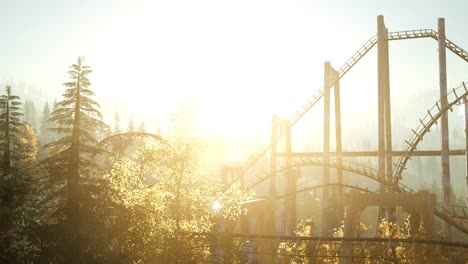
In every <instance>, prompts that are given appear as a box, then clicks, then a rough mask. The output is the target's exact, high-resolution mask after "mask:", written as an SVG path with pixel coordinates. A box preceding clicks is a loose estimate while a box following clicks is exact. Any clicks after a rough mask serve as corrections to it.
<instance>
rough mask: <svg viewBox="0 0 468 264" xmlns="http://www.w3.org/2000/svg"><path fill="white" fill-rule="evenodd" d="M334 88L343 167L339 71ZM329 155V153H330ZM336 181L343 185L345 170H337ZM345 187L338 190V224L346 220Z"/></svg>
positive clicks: (338, 157)
mask: <svg viewBox="0 0 468 264" xmlns="http://www.w3.org/2000/svg"><path fill="white" fill-rule="evenodd" d="M333 79H334V83H335V87H334V96H333V97H334V100H335V103H334V105H335V143H336V163H337V165H338V167H339V166H342V165H343V161H342V156H343V155H342V152H343V147H342V138H341V98H340V78H339V73H338V72H337V71H333ZM328 154H329V153H328ZM336 180H337V182H338V184H343V170H342V169H337V170H336ZM343 193H344V190H343V187H338V189H337V202H338V205H337V207H338V208H337V216H338V223H341V222H342V221H343V220H344V205H343Z"/></svg>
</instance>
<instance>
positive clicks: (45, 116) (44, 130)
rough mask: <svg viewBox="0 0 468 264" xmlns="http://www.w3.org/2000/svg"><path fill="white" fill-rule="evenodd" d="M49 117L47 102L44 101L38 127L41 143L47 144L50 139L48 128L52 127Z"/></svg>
mask: <svg viewBox="0 0 468 264" xmlns="http://www.w3.org/2000/svg"><path fill="white" fill-rule="evenodd" d="M49 119H50V107H49V102H46V103H45V105H44V108H43V110H42V117H41V126H40V129H39V140H40V142H41V144H42V145H46V144H49V143H50V142H51V141H52V136H51V133H50V129H51V128H52V127H53V126H52V123H51V122H50V121H49Z"/></svg>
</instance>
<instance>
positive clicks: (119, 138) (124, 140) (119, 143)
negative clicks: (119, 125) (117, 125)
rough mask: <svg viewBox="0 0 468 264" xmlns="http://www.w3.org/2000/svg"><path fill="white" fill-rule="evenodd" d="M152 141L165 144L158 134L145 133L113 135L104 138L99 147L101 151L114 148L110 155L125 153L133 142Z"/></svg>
mask: <svg viewBox="0 0 468 264" xmlns="http://www.w3.org/2000/svg"><path fill="white" fill-rule="evenodd" d="M144 139H151V140H154V141H157V142H165V141H164V139H163V138H162V137H160V136H158V135H156V134H151V133H145V132H128V133H121V134H116V135H112V136H109V137H106V138H104V139H103V140H101V141H100V142H99V143H98V146H99V147H100V148H101V149H104V147H106V146H109V145H110V146H112V150H111V151H107V152H108V153H116V152H122V151H125V149H126V148H127V147H128V145H129V144H130V142H131V141H132V140H144Z"/></svg>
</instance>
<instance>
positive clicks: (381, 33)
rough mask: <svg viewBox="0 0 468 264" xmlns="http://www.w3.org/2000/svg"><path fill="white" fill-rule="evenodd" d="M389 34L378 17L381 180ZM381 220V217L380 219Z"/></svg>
mask: <svg viewBox="0 0 468 264" xmlns="http://www.w3.org/2000/svg"><path fill="white" fill-rule="evenodd" d="M386 35H387V33H386V29H385V24H384V19H383V16H378V17H377V79H378V119H377V120H378V141H379V145H378V154H379V165H378V168H379V178H380V179H382V180H385V90H386V86H387V85H386V74H385V71H386V67H385V61H386V60H385V57H386V56H385V49H386V48H385V47H386V46H387V44H386V42H387V41H386V39H387V36H386ZM379 190H380V192H385V186H384V185H383V184H380V188H379ZM379 218H380V217H379Z"/></svg>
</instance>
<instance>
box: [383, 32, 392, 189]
mask: <svg viewBox="0 0 468 264" xmlns="http://www.w3.org/2000/svg"><path fill="white" fill-rule="evenodd" d="M383 49H384V51H383V53H384V65H383V70H384V75H385V76H384V78H385V102H384V105H385V158H386V161H385V168H386V172H387V181H388V182H390V183H391V182H392V181H393V177H392V169H393V161H392V107H391V100H390V99H391V98H390V61H389V52H388V29H387V28H385V38H384V45H383ZM387 191H388V192H391V191H392V190H387Z"/></svg>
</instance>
